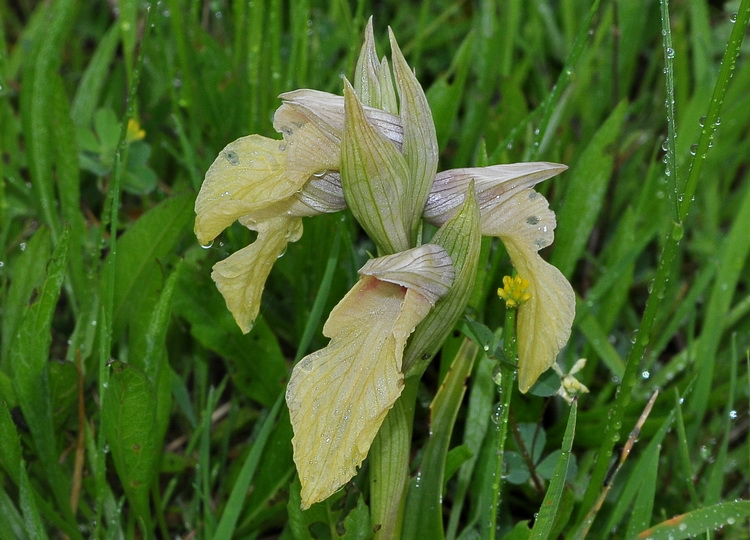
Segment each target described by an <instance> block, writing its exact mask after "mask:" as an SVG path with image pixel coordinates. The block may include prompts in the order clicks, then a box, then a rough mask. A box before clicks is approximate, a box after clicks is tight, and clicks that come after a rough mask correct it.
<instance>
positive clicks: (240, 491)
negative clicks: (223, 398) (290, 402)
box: [213, 395, 284, 540]
mask: <svg viewBox="0 0 750 540" xmlns="http://www.w3.org/2000/svg"><path fill="white" fill-rule="evenodd" d="M283 402H284V399H283V395H281V396H279V397H278V399H277V400H276V403H275V404H274V406H273V407H272V408H271V410H270V411H269V413H268V416H266V418H265V419H264V420H263V424H262V426H261V428H260V431H259V432H258V437H257V438H256V439H255V441H254V442H253V448H252V450H251V451H250V453H249V454H248V455H247V458H246V459H245V463H243V465H242V470H241V471H240V474H239V476H238V477H237V481H236V482H235V484H234V487H233V488H232V493H231V494H230V495H229V500H228V501H227V505H226V507H225V508H224V512H223V513H222V515H221V519H220V520H219V524H218V526H217V527H216V531H215V532H214V534H213V538H214V539H215V540H221V539H223V538H231V537H232V534H233V533H234V529H235V526H236V524H237V520H238V519H239V516H240V512H241V511H242V508H243V505H244V501H245V496H246V495H247V491H248V488H249V487H250V484H251V482H252V481H253V477H254V475H255V471H256V469H257V468H258V466H259V463H260V457H261V455H262V454H263V448H264V447H265V445H266V442H267V441H268V437H269V436H270V435H271V430H272V429H273V426H274V424H275V422H276V416H277V415H278V413H279V409H280V408H281V404H282V403H283Z"/></svg>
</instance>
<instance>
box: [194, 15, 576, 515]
mask: <svg viewBox="0 0 750 540" xmlns="http://www.w3.org/2000/svg"><path fill="white" fill-rule="evenodd" d="M391 49H392V53H393V54H392V66H393V73H391V68H390V67H389V64H388V62H387V61H386V60H385V59H383V60H382V61H380V62H378V59H377V55H376V54H375V48H374V39H373V36H372V22H371V21H370V22H369V23H368V27H367V30H366V33H365V45H364V46H363V48H362V52H361V54H360V57H359V62H358V64H357V69H356V72H355V78H354V85H353V86H352V85H350V84H349V83H348V82H347V81H345V82H344V96H336V95H333V94H328V93H324V92H318V91H314V90H297V91H294V92H288V93H286V94H282V95H281V99H282V102H283V103H282V105H281V107H280V108H279V109H278V110H277V111H276V114H275V116H274V127H275V128H276V130H277V131H279V132H280V133H281V134H282V136H283V140H274V139H268V138H265V137H261V136H259V135H251V136H249V137H243V138H241V139H239V140H237V141H235V142H234V143H231V144H230V145H228V146H227V147H226V148H225V149H224V150H223V151H222V152H221V153H220V154H219V156H218V157H217V159H216V161H215V162H214V164H213V165H212V166H211V168H210V169H209V171H208V172H207V174H206V180H205V182H204V184H203V187H202V188H201V192H200V194H199V196H198V199H197V201H196V205H195V208H196V214H197V217H196V225H195V232H196V235H197V236H198V239H199V240H200V242H201V243H202V244H207V243H209V242H210V241H212V240H213V239H214V238H215V237H216V236H217V235H218V234H219V233H220V232H221V231H222V230H223V229H225V228H226V227H227V226H229V225H231V224H232V223H233V222H235V221H239V222H240V223H241V224H243V225H245V226H247V227H248V228H250V229H251V230H254V231H257V233H258V235H257V238H256V240H255V241H254V242H253V243H252V244H251V245H250V246H247V247H245V248H243V249H241V250H239V251H238V252H236V253H234V254H232V255H231V256H229V257H228V258H227V259H225V260H223V261H220V262H219V263H217V264H216V265H215V266H214V271H213V274H212V277H213V279H214V280H215V281H216V283H217V287H218V288H219V290H220V291H221V293H222V294H223V295H224V298H225V300H226V302H227V306H228V308H229V310H230V311H231V312H232V314H233V315H234V317H235V320H236V321H237V323H238V325H239V326H240V328H241V329H242V330H243V331H244V332H247V331H249V330H250V328H251V327H252V323H253V321H254V320H255V317H256V316H257V314H258V309H259V304H260V297H261V293H262V290H263V287H264V284H265V281H266V278H267V276H268V274H269V272H270V270H271V267H272V266H273V263H274V262H275V260H276V259H277V257H278V256H279V255H280V254H281V253H283V252H284V250H285V249H286V246H287V243H289V242H294V241H296V240H297V239H298V238H299V237H300V235H301V234H302V221H301V218H302V217H306V216H313V215H315V214H320V213H328V212H336V211H338V210H342V209H344V208H345V207H348V208H349V209H350V210H351V211H352V213H353V215H354V217H355V218H356V219H357V220H358V222H359V223H360V224H361V225H362V227H363V229H364V230H365V231H366V232H367V234H368V235H369V236H370V238H371V239H372V240H373V241H374V242H375V244H376V246H377V250H378V254H380V255H384V256H382V257H379V258H377V259H373V260H371V261H369V262H368V263H367V264H365V266H363V267H362V269H361V270H360V275H361V278H360V280H359V281H358V282H357V283H356V284H355V286H354V287H353V288H352V290H351V291H350V292H349V293H348V294H347V295H346V296H345V297H344V298H343V299H342V300H341V301H340V302H339V304H338V305H337V306H336V307H335V308H334V310H333V311H332V312H331V314H330V317H329V319H328V321H327V322H326V324H325V326H324V328H323V333H324V335H325V336H326V337H328V338H330V342H329V344H328V345H327V346H326V347H325V348H323V349H322V350H320V351H317V352H314V353H312V354H310V355H308V356H307V357H305V358H303V359H302V360H301V361H300V362H299V364H298V365H297V366H295V368H294V370H293V372H292V376H291V379H290V382H289V386H288V388H287V393H286V400H287V404H288V406H289V411H290V418H291V422H292V427H293V430H294V439H293V449H294V461H295V464H296V466H297V470H298V472H299V475H300V480H301V483H302V494H301V495H302V506H303V508H307V507H308V506H310V505H311V504H314V503H315V502H318V501H322V500H324V499H325V498H327V497H328V496H330V495H331V494H332V493H334V492H335V491H336V490H338V489H339V488H340V487H341V486H342V485H343V484H344V483H346V482H347V481H349V480H350V479H351V478H352V477H353V476H354V474H355V473H356V469H357V467H359V466H360V465H361V463H362V461H363V460H364V458H365V457H366V455H367V453H368V451H369V448H370V445H371V443H372V441H373V439H374V437H375V435H376V434H377V432H378V429H379V428H380V425H381V424H382V422H383V420H384V418H385V416H386V414H387V412H388V410H389V409H390V408H391V407H392V406H393V404H394V403H395V401H396V399H398V397H399V395H400V394H401V390H402V387H403V380H404V373H407V374H408V375H409V376H413V375H415V374H421V371H420V370H423V369H424V366H426V362H427V361H429V359H430V358H431V356H432V355H433V354H435V351H436V350H437V348H439V346H440V343H441V342H442V339H444V336H445V334H446V333H447V332H448V331H450V329H451V328H452V327H453V326H454V324H455V322H456V320H457V318H458V317H459V316H460V314H461V313H462V312H463V309H464V307H465V305H466V302H467V301H468V298H469V295H470V293H471V290H472V287H473V280H474V276H475V275H476V267H477V264H478V258H479V240H480V231H481V233H482V234H486V235H492V236H497V237H499V238H501V239H502V240H503V242H504V243H505V246H506V248H507V250H508V253H509V255H510V257H511V260H512V262H513V264H514V265H515V266H516V268H517V270H518V271H519V273H520V274H522V275H523V277H524V278H526V279H528V281H529V295H530V297H529V298H527V299H526V297H524V298H525V300H526V301H525V302H524V303H523V304H522V305H520V307H519V315H518V338H519V386H520V388H521V391H523V392H525V391H527V390H528V389H529V388H530V387H531V385H532V384H533V383H534V381H535V380H536V379H537V378H538V376H539V375H540V374H541V373H542V372H543V371H544V370H546V369H547V368H548V367H549V366H550V365H551V364H552V363H553V362H554V360H555V357H556V355H557V353H558V352H559V350H560V348H561V347H562V346H563V344H564V343H565V341H566V340H567V338H568V336H569V334H570V326H571V324H572V314H573V308H574V299H573V295H572V289H571V288H570V285H569V284H568V282H567V280H565V278H564V277H563V276H562V275H561V274H560V273H559V271H557V269H555V268H554V267H552V266H550V265H549V264H547V263H546V262H544V260H542V259H541V257H540V256H539V255H538V253H537V252H538V250H539V249H541V248H543V247H545V246H547V245H549V244H550V243H551V242H552V231H553V229H554V227H555V218H554V214H553V213H552V212H551V211H550V210H549V208H548V207H547V202H546V200H545V199H544V198H543V197H542V196H541V195H539V194H538V193H536V192H535V191H533V190H532V189H531V187H533V186H534V185H535V184H537V183H538V182H540V181H542V180H545V179H547V178H550V177H551V176H554V175H556V174H558V173H560V172H562V171H563V170H565V169H566V167H565V166H564V165H556V164H552V163H521V164H513V165H496V166H492V167H485V168H481V169H456V170H452V171H446V172H443V173H438V174H437V175H436V170H437V159H438V157H437V156H438V151H437V138H436V135H435V129H434V125H433V121H432V115H431V112H430V109H429V106H428V104H427V99H426V97H425V95H424V92H423V91H422V88H421V86H420V85H419V83H418V81H417V79H416V77H415V75H414V73H413V71H412V70H411V69H410V68H409V66H408V65H407V64H406V61H405V59H404V58H403V55H402V54H401V51H400V50H399V49H398V45H397V44H396V42H395V39H394V38H393V35H392V34H391ZM422 220H426V221H428V222H431V223H433V224H435V225H437V226H439V227H440V229H439V231H438V232H437V233H436V234H435V235H434V237H433V239H432V243H428V244H425V245H421V246H419V243H420V240H421V238H420V234H421V232H422ZM416 246H418V247H416ZM441 246H442V247H441ZM454 281H455V283H454ZM433 308H434V309H433ZM420 323H422V324H420ZM418 325H419V328H417V326H418ZM415 331H416V333H414V332H415ZM413 333H414V335H413V336H412V334H413ZM410 336H412V338H411V340H410ZM407 342H408V343H407ZM407 345H408V347H407Z"/></svg>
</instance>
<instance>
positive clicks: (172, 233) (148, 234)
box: [102, 195, 193, 336]
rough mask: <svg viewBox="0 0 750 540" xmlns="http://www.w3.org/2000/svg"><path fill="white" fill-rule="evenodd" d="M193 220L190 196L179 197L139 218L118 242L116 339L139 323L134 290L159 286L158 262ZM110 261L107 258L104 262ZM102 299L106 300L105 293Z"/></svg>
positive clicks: (114, 291)
mask: <svg viewBox="0 0 750 540" xmlns="http://www.w3.org/2000/svg"><path fill="white" fill-rule="evenodd" d="M192 220H193V199H192V196H190V195H178V196H176V197H172V198H171V199H167V200H165V201H164V202H163V203H161V204H160V205H158V206H156V207H154V208H152V209H151V210H150V211H149V212H148V213H146V214H145V215H143V216H141V218H140V219H139V220H138V221H136V222H135V223H134V224H133V226H132V227H130V229H128V230H127V232H125V234H123V235H122V237H121V238H120V239H119V241H118V254H117V259H116V262H115V268H114V274H115V277H114V288H113V293H112V294H113V300H114V309H113V319H112V320H113V326H114V335H115V336H117V335H120V334H121V332H122V331H123V329H124V326H125V324H126V323H127V322H128V321H130V320H135V319H138V320H141V313H140V312H139V309H138V306H139V305H140V304H141V302H142V301H143V300H144V298H143V295H139V294H138V293H137V291H143V290H150V289H152V288H153V287H154V283H158V279H159V277H160V275H161V270H160V264H159V261H160V260H164V259H166V258H168V257H170V256H171V255H172V253H174V249H175V247H176V245H177V243H178V241H179V240H180V239H181V238H182V237H183V236H185V235H186V234H187V232H188V227H189V225H190V224H191V222H192ZM111 259H112V256H111V255H110V257H108V260H107V263H109V261H110V260H111ZM104 285H105V286H106V282H105V283H104ZM157 287H158V286H157ZM102 296H103V297H104V298H106V297H107V294H106V293H105V294H103V295H102Z"/></svg>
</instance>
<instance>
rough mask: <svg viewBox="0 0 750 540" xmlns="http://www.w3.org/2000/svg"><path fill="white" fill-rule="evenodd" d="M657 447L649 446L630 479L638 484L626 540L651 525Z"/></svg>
mask: <svg viewBox="0 0 750 540" xmlns="http://www.w3.org/2000/svg"><path fill="white" fill-rule="evenodd" d="M659 451H660V446H659V445H653V444H649V447H648V449H647V450H646V452H645V453H644V455H643V457H642V459H640V460H639V463H638V472H637V473H636V472H633V474H632V475H631V478H633V477H636V476H637V477H639V478H641V479H642V481H641V482H640V485H639V488H638V491H637V494H636V497H635V502H634V504H633V510H632V512H631V514H630V520H629V521H628V526H627V529H626V530H627V532H626V534H625V537H626V538H633V537H634V536H635V535H636V534H637V533H638V532H639V531H642V530H643V529H644V527H647V526H648V525H649V523H651V515H652V513H653V510H654V502H655V501H654V499H655V496H656V482H657V478H659V474H658V473H659Z"/></svg>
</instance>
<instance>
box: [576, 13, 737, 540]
mask: <svg viewBox="0 0 750 540" xmlns="http://www.w3.org/2000/svg"><path fill="white" fill-rule="evenodd" d="M668 9H669V8H668V3H667V2H666V0H663V2H662V25H663V29H664V38H665V39H664V48H665V51H667V52H666V56H667V57H669V56H670V53H669V52H668V49H669V48H670V47H669V45H670V43H671V41H670V40H671V37H670V28H669V11H668ZM748 19H750V0H742V4H741V5H740V9H739V12H738V17H737V20H736V22H735V27H734V28H733V29H732V35H731V36H730V38H729V42H728V44H727V48H726V50H725V53H724V59H723V61H722V68H721V71H720V73H719V78H718V80H717V83H716V87H715V88H714V94H713V96H712V98H711V103H710V105H709V114H707V115H706V120H705V122H704V126H708V128H707V129H704V130H703V131H702V132H701V138H700V142H699V143H698V151H697V152H696V159H694V160H693V163H692V166H691V169H690V173H689V177H688V180H687V182H686V185H685V188H684V189H685V191H684V192H682V191H681V190H680V187H681V186H680V183H679V182H678V179H677V178H675V184H676V186H677V190H678V193H677V198H676V203H677V205H678V209H677V217H678V220H676V221H673V222H672V227H671V230H670V233H669V235H668V236H667V238H666V242H665V245H664V249H663V252H662V256H661V258H660V261H659V266H658V268H657V271H656V277H655V279H654V286H653V289H652V292H651V294H650V295H649V297H648V300H647V301H646V309H645V311H644V314H643V318H642V319H641V324H640V326H639V328H638V333H637V335H636V340H635V343H634V344H633V347H632V349H630V353H629V354H628V358H627V361H626V367H625V373H624V375H623V379H622V384H621V385H620V387H619V388H618V389H617V395H616V397H615V403H614V405H613V407H612V409H611V410H610V414H609V416H608V418H609V421H608V422H607V427H606V431H605V433H604V437H603V438H602V444H601V447H600V448H599V453H598V455H597V458H596V462H595V464H594V468H593V471H592V474H591V480H590V481H589V485H588V487H587V489H586V493H585V494H584V497H583V502H582V504H581V506H580V513H579V519H580V518H582V517H583V516H585V515H586V514H587V513H588V512H589V510H590V509H591V508H592V507H593V505H594V503H595V501H596V498H597V493H598V492H599V491H600V490H601V488H602V485H603V483H604V478H605V476H606V474H607V470H608V468H609V462H610V458H611V456H612V449H613V447H614V445H615V443H616V442H617V440H618V439H619V431H620V428H621V426H622V419H623V416H624V414H625V409H626V408H627V406H628V404H629V403H630V398H631V396H632V393H633V389H634V388H635V383H636V381H637V378H638V371H639V369H640V365H641V360H642V359H643V358H644V355H645V354H646V349H647V347H648V344H649V340H650V337H651V333H652V332H653V329H654V322H655V320H656V316H657V314H658V312H659V308H660V304H661V301H662V299H663V298H664V294H665V291H666V287H667V282H668V281H669V275H670V273H671V272H672V269H673V263H674V261H675V258H676V255H677V252H678V249H679V244H680V240H681V239H682V235H683V221H684V220H685V218H686V217H687V215H688V211H689V209H690V204H691V203H692V199H693V194H694V193H695V189H696V187H697V182H698V175H699V174H700V170H701V168H702V165H703V163H702V162H703V159H704V157H705V153H706V151H707V150H708V143H709V140H710V137H711V135H712V134H713V130H714V129H715V128H716V119H717V118H718V113H719V109H720V107H721V104H722V102H723V99H724V93H725V91H726V86H728V82H729V77H730V76H731V71H732V67H733V65H734V60H735V59H736V57H737V54H738V53H739V46H740V44H741V43H742V37H743V35H744V31H745V28H746V27H747V24H748ZM668 67H669V66H668ZM673 84H674V81H673V79H672V78H669V77H668V78H667V86H668V87H669V86H670V85H673ZM673 94H674V90H673V89H671V90H670V89H669V88H668V90H667V95H673ZM709 123H710V125H709ZM669 134H670V137H673V136H674V132H673V131H671V130H670V133H669ZM673 142H674V141H672V142H671V143H668V144H669V145H670V146H671V145H672V144H673ZM676 172H677V171H674V170H673V174H675V175H676ZM581 530H582V529H579V531H581ZM574 536H576V535H574Z"/></svg>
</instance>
